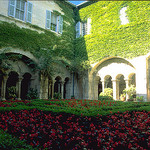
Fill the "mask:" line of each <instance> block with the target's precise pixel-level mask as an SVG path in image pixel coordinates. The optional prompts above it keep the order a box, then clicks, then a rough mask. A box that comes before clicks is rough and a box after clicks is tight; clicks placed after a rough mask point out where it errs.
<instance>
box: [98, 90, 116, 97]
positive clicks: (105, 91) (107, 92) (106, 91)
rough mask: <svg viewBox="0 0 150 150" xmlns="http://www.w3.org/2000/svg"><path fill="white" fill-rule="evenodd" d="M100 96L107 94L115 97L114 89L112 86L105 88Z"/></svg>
mask: <svg viewBox="0 0 150 150" xmlns="http://www.w3.org/2000/svg"><path fill="white" fill-rule="evenodd" d="M99 96H100V97H99V98H102V97H101V96H103V97H104V96H105V97H106V96H107V97H106V98H109V99H113V89H112V88H105V89H104V92H101V93H100V95H99ZM105 97H104V98H105Z"/></svg>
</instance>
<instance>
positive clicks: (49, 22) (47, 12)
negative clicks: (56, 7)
mask: <svg viewBox="0 0 150 150" xmlns="http://www.w3.org/2000/svg"><path fill="white" fill-rule="evenodd" d="M50 27H51V11H49V10H46V28H47V29H50Z"/></svg>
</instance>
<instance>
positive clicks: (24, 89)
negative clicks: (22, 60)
mask: <svg viewBox="0 0 150 150" xmlns="http://www.w3.org/2000/svg"><path fill="white" fill-rule="evenodd" d="M30 83H31V74H30V73H25V74H24V75H23V79H22V82H21V99H26V98H27V94H28V90H29V88H30Z"/></svg>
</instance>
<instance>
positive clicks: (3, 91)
mask: <svg viewBox="0 0 150 150" xmlns="http://www.w3.org/2000/svg"><path fill="white" fill-rule="evenodd" d="M7 79H8V76H4V77H3V81H2V100H6V98H5V96H6V82H7Z"/></svg>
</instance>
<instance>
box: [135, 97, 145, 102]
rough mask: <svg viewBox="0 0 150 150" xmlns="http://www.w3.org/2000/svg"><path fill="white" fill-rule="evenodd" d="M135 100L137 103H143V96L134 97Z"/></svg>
mask: <svg viewBox="0 0 150 150" xmlns="http://www.w3.org/2000/svg"><path fill="white" fill-rule="evenodd" d="M136 100H137V101H138V102H143V101H144V97H143V96H137V97H136Z"/></svg>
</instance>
